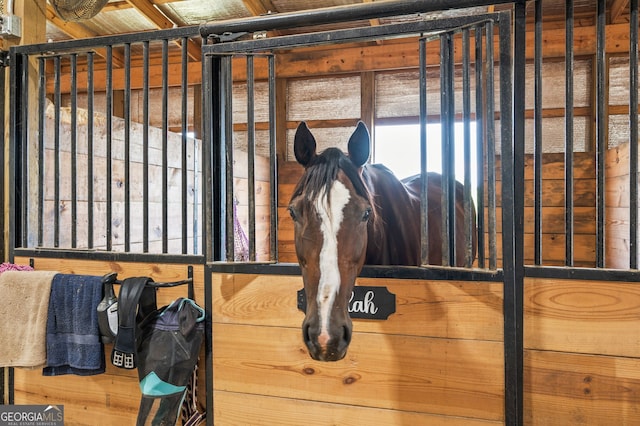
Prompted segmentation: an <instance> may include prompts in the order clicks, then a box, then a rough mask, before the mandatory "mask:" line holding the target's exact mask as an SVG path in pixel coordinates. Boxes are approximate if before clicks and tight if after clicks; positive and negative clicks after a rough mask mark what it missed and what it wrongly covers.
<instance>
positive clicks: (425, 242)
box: [419, 37, 429, 265]
mask: <svg viewBox="0 0 640 426" xmlns="http://www.w3.org/2000/svg"><path fill="white" fill-rule="evenodd" d="M419 48H420V52H419V54H420V62H419V71H420V175H421V180H422V183H421V188H420V229H421V230H422V232H421V235H422V237H421V238H420V241H421V247H420V252H421V256H420V259H421V261H420V262H421V263H422V264H423V265H428V264H429V238H427V236H428V235H429V215H428V213H427V212H428V211H429V197H428V195H427V193H428V188H429V182H428V174H427V114H428V112H427V40H426V39H425V38H424V37H421V38H420V41H419Z"/></svg>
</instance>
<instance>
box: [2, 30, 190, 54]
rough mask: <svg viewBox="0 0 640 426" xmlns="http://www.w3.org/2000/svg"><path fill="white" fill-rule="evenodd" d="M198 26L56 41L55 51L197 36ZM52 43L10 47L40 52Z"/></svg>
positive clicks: (25, 51)
mask: <svg viewBox="0 0 640 426" xmlns="http://www.w3.org/2000/svg"><path fill="white" fill-rule="evenodd" d="M199 32H200V31H199V27H198V26H187V27H176V28H170V29H165V30H157V31H140V32H134V33H129V34H117V35H110V36H99V37H91V38H86V39H77V40H64V41H56V42H55V46H56V52H59V53H61V52H66V51H75V52H79V51H82V50H87V51H88V50H92V49H94V48H95V47H104V46H114V45H123V44H132V43H142V42H143V41H156V40H159V39H162V38H166V39H169V40H173V39H179V38H182V37H197V36H198V35H199ZM51 46H52V43H35V44H28V45H23V46H16V47H15V48H13V47H12V50H14V49H15V51H16V52H19V53H22V54H29V55H32V54H41V53H46V52H50V51H51Z"/></svg>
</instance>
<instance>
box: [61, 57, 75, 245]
mask: <svg viewBox="0 0 640 426" xmlns="http://www.w3.org/2000/svg"><path fill="white" fill-rule="evenodd" d="M69 59H70V68H71V69H70V72H71V93H70V97H71V141H70V144H71V179H70V185H71V248H76V247H77V240H78V225H77V221H78V182H77V180H76V176H78V118H77V117H78V78H77V77H78V76H77V74H78V55H77V54H76V53H72V54H71V55H70V58H69ZM60 107H62V105H58V108H60Z"/></svg>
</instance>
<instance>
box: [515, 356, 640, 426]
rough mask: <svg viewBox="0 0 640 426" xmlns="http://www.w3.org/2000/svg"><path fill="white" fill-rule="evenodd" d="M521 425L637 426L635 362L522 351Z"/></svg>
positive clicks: (638, 364) (639, 364)
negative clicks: (522, 413)
mask: <svg viewBox="0 0 640 426" xmlns="http://www.w3.org/2000/svg"><path fill="white" fill-rule="evenodd" d="M524 390H525V404H524V405H525V407H524V408H525V409H524V416H525V424H527V425H530V426H534V425H637V424H640V360H639V359H637V358H626V357H611V356H593V355H580V354H571V353H559V352H548V351H534V350H528V351H525V358H524Z"/></svg>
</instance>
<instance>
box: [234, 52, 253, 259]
mask: <svg viewBox="0 0 640 426" xmlns="http://www.w3.org/2000/svg"><path fill="white" fill-rule="evenodd" d="M253 71H254V61H253V56H252V55H248V56H247V167H248V173H247V174H248V176H247V180H248V182H247V186H248V188H247V190H248V191H247V192H248V195H247V197H248V198H249V199H248V205H249V260H250V261H252V262H254V261H255V260H256V242H255V240H256V195H255V194H256V183H255V167H256V166H255V161H256V159H255V155H256V118H255V99H254V98H255V87H254V72H253ZM234 213H235V209H234Z"/></svg>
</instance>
